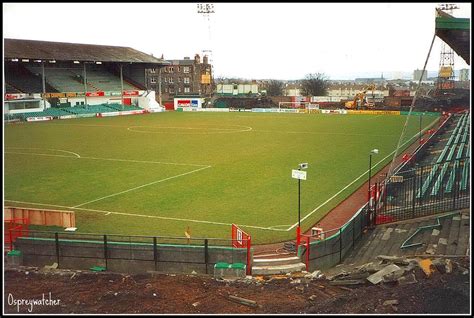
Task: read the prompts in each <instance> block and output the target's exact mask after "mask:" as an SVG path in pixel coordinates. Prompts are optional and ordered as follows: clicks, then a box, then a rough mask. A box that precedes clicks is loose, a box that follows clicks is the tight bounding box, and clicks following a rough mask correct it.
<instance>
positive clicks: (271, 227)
mask: <svg viewBox="0 0 474 318" xmlns="http://www.w3.org/2000/svg"><path fill="white" fill-rule="evenodd" d="M289 225H290V226H291V224H284V225H273V226H270V227H269V229H276V228H279V227H286V226H289ZM285 231H286V230H285Z"/></svg>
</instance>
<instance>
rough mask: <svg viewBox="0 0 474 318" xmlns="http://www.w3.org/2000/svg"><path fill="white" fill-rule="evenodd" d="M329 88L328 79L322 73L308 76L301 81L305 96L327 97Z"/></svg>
mask: <svg viewBox="0 0 474 318" xmlns="http://www.w3.org/2000/svg"><path fill="white" fill-rule="evenodd" d="M328 88H329V81H328V78H327V77H326V75H324V74H322V73H315V74H308V75H306V77H305V79H303V80H302V81H301V89H302V93H303V95H305V96H326V95H327V94H328Z"/></svg>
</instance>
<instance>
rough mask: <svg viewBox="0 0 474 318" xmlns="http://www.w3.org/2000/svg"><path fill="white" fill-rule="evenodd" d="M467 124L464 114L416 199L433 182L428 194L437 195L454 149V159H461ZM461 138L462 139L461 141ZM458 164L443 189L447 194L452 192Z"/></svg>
mask: <svg viewBox="0 0 474 318" xmlns="http://www.w3.org/2000/svg"><path fill="white" fill-rule="evenodd" d="M467 122H468V116H467V114H464V115H462V116H461V117H460V118H459V120H458V122H457V124H456V127H455V129H454V130H453V131H452V133H451V136H450V137H449V140H448V142H447V143H446V145H445V146H444V148H443V150H442V152H441V154H440V155H439V156H438V158H437V160H436V162H435V164H434V165H433V166H432V168H431V171H430V172H429V174H428V177H427V178H426V180H425V181H424V183H423V185H422V186H421V189H419V190H418V192H417V195H416V197H417V198H421V197H422V196H424V194H425V193H426V192H427V190H428V188H429V187H430V185H431V183H432V181H433V180H435V182H434V184H433V187H432V188H431V192H430V194H431V195H438V193H439V190H440V188H441V185H442V181H443V179H444V176H445V175H446V172H447V171H448V168H449V166H450V164H451V162H452V160H453V155H454V152H455V150H456V149H458V152H457V155H456V159H460V158H461V157H462V153H463V149H464V143H463V142H462V140H464V136H463V135H464V134H465V133H466V132H467V131H468V125H467ZM461 136H463V138H462V139H461ZM460 141H461V142H460ZM443 162H444V164H442V163H443ZM441 164H442V165H441ZM458 164H459V161H458V160H456V161H455V163H454V164H453V165H452V170H451V172H450V175H449V177H448V182H447V184H446V188H445V189H446V192H447V193H450V192H451V191H452V186H453V183H454V178H455V171H456V169H457V167H458ZM440 166H441V169H439V167H440ZM437 174H438V175H437ZM436 175H437V176H436ZM435 177H436V178H435Z"/></svg>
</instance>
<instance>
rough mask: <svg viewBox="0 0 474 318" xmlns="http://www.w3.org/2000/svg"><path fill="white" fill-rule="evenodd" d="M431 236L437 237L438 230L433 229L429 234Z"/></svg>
mask: <svg viewBox="0 0 474 318" xmlns="http://www.w3.org/2000/svg"><path fill="white" fill-rule="evenodd" d="M431 235H433V236H438V235H439V230H437V229H433V232H431Z"/></svg>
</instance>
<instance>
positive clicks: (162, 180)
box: [72, 166, 211, 208]
mask: <svg viewBox="0 0 474 318" xmlns="http://www.w3.org/2000/svg"><path fill="white" fill-rule="evenodd" d="M208 168H211V166H206V167H203V168H199V169H194V170H192V171H188V172H185V173H181V174H178V175H175V176H171V177H168V178H164V179H160V180H156V181H153V182H149V183H146V184H142V185H141V186H138V187H134V188H130V189H127V190H124V191H120V192H117V193H113V194H109V195H106V196H104V197H101V198H97V199H94V200H90V201H87V202H84V203H81V204H78V205H76V206H73V207H72V208H78V207H80V206H84V205H86V204H89V203H93V202H97V201H101V200H104V199H107V198H111V197H115V196H117V195H120V194H124V193H127V192H130V191H134V190H138V189H141V188H144V187H148V186H151V185H154V184H157V183H161V182H164V181H168V180H171V179H175V178H179V177H182V176H185V175H188V174H191V173H195V172H198V171H201V170H204V169H208Z"/></svg>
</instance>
